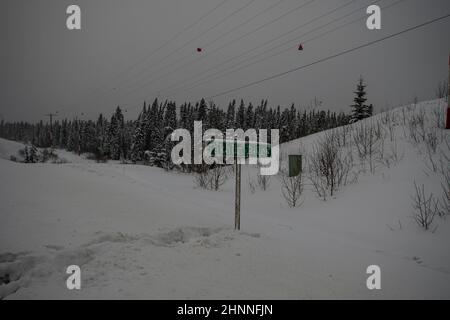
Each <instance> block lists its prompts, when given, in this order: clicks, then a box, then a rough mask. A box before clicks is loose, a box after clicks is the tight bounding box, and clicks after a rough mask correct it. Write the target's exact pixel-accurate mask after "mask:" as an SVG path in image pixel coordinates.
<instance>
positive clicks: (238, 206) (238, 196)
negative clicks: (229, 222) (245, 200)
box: [234, 157, 241, 230]
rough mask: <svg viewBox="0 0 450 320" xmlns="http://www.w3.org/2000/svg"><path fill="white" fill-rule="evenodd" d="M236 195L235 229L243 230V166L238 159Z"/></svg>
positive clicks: (236, 166)
mask: <svg viewBox="0 0 450 320" xmlns="http://www.w3.org/2000/svg"><path fill="white" fill-rule="evenodd" d="M235 170H236V194H235V207H234V229H235V230H241V164H240V163H239V161H238V157H236V165H235Z"/></svg>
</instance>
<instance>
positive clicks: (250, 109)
mask: <svg viewBox="0 0 450 320" xmlns="http://www.w3.org/2000/svg"><path fill="white" fill-rule="evenodd" d="M350 117H351V116H350V115H348V114H345V113H343V112H341V113H336V112H331V111H317V110H314V109H313V110H309V111H306V110H297V109H296V108H295V106H294V105H292V106H291V107H290V108H281V107H280V106H278V107H276V108H272V107H267V100H263V101H261V103H260V104H259V105H257V106H253V105H252V104H251V103H249V104H245V103H244V102H243V101H242V100H241V101H240V103H239V104H237V103H236V101H235V100H233V101H232V102H230V103H229V105H228V108H227V110H223V109H220V108H218V107H217V106H216V105H215V104H214V103H212V102H211V103H206V101H205V100H204V99H202V100H201V101H200V102H198V103H196V104H195V105H193V104H191V103H185V104H183V105H181V106H180V107H179V112H177V106H176V104H175V102H171V101H170V102H169V101H166V102H160V101H158V99H155V101H154V102H153V103H152V104H151V105H147V104H146V103H144V106H143V109H142V112H141V113H140V114H139V117H138V118H137V119H136V120H134V121H131V120H129V121H125V120H124V116H123V113H122V110H121V108H120V107H117V108H116V110H115V112H114V114H113V115H112V117H111V118H110V119H109V120H108V119H107V118H105V117H104V116H103V115H102V114H100V115H99V117H98V119H97V121H92V120H80V119H72V120H68V119H64V120H57V121H54V122H53V123H52V124H50V123H44V122H43V121H40V122H39V123H34V124H32V123H28V122H14V123H9V122H4V121H2V122H1V123H0V137H2V138H6V139H10V140H16V141H22V142H24V143H28V144H31V145H34V146H36V147H40V148H49V147H58V148H63V149H67V150H69V151H73V152H76V153H79V154H81V153H91V154H92V155H94V156H95V158H96V159H97V160H99V161H101V160H108V159H112V160H120V159H122V160H124V161H132V162H140V161H146V162H147V163H148V164H151V165H156V166H160V167H166V168H167V167H170V166H168V164H169V162H170V150H171V148H172V147H173V142H171V141H170V139H168V136H169V135H170V134H171V133H172V131H173V130H175V129H177V128H184V129H188V130H190V131H191V133H193V128H194V121H202V122H203V129H204V130H206V129H209V128H216V129H219V130H222V131H223V132H225V130H226V129H232V128H234V129H236V128H241V129H244V130H246V129H249V128H254V129H256V130H258V129H279V130H280V141H281V143H283V142H286V141H289V140H293V139H297V138H300V137H303V136H307V135H309V134H312V133H315V132H319V131H322V130H326V129H330V128H335V127H339V126H343V125H346V124H348V123H349V121H350Z"/></svg>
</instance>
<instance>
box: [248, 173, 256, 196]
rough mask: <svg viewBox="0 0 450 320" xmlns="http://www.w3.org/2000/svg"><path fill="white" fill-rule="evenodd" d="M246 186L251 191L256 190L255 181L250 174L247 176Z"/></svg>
mask: <svg viewBox="0 0 450 320" xmlns="http://www.w3.org/2000/svg"><path fill="white" fill-rule="evenodd" d="M248 188H249V189H250V192H251V193H255V192H256V183H255V181H254V180H253V179H252V178H251V177H250V176H249V177H248Z"/></svg>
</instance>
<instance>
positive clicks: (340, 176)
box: [308, 132, 353, 200]
mask: <svg viewBox="0 0 450 320" xmlns="http://www.w3.org/2000/svg"><path fill="white" fill-rule="evenodd" d="M343 150H344V149H342V148H339V147H338V145H337V143H336V135H335V133H334V132H331V133H326V134H325V135H324V137H323V138H322V139H320V140H319V141H318V142H316V143H315V144H314V145H313V147H312V152H311V153H310V155H309V160H308V168H309V179H310V180H311V183H312V185H313V188H314V190H315V192H316V194H317V195H318V196H319V197H320V198H323V200H326V197H327V195H328V194H329V195H330V196H333V195H334V194H335V192H336V191H337V190H338V189H339V188H340V186H342V185H346V184H347V182H348V176H349V173H350V171H351V169H352V167H353V157H352V156H351V153H348V154H346V155H345V154H344V152H343Z"/></svg>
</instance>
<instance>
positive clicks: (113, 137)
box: [108, 107, 124, 160]
mask: <svg viewBox="0 0 450 320" xmlns="http://www.w3.org/2000/svg"><path fill="white" fill-rule="evenodd" d="M108 134H109V143H110V144H109V148H110V156H111V159H112V160H119V159H120V158H121V157H122V156H124V153H123V147H124V146H123V141H124V136H123V135H124V119H123V114H122V110H121V109H120V107H117V108H116V112H115V113H114V114H113V116H112V117H111V124H110V126H109V132H108Z"/></svg>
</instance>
